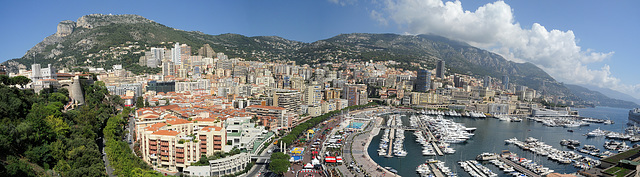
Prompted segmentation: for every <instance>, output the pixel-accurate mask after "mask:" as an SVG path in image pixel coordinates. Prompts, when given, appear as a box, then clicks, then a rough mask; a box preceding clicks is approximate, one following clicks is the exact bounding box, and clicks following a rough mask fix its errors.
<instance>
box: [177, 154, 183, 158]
mask: <svg viewBox="0 0 640 177" xmlns="http://www.w3.org/2000/svg"><path fill="white" fill-rule="evenodd" d="M176 157H177V158H184V154H176Z"/></svg>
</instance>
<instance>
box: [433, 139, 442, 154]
mask: <svg viewBox="0 0 640 177" xmlns="http://www.w3.org/2000/svg"><path fill="white" fill-rule="evenodd" d="M430 143H431V146H433V150H435V151H436V154H438V155H439V156H443V155H444V153H443V152H442V150H440V148H439V147H438V145H437V144H436V142H434V141H431V142H430Z"/></svg>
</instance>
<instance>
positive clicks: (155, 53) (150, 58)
mask: <svg viewBox="0 0 640 177" xmlns="http://www.w3.org/2000/svg"><path fill="white" fill-rule="evenodd" d="M145 55H146V57H147V58H146V59H147V67H150V68H156V67H158V66H159V65H161V64H162V63H161V62H162V60H163V59H164V48H155V47H152V48H151V50H150V51H149V52H146V54H145Z"/></svg>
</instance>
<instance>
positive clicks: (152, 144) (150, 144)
mask: <svg viewBox="0 0 640 177" xmlns="http://www.w3.org/2000/svg"><path fill="white" fill-rule="evenodd" d="M157 144H158V142H156V141H149V146H155V145H157Z"/></svg>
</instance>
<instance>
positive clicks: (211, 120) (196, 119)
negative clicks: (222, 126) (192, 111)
mask: <svg viewBox="0 0 640 177" xmlns="http://www.w3.org/2000/svg"><path fill="white" fill-rule="evenodd" d="M216 120H217V119H214V118H201V117H199V118H195V119H193V121H202V122H215V121H216Z"/></svg>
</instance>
